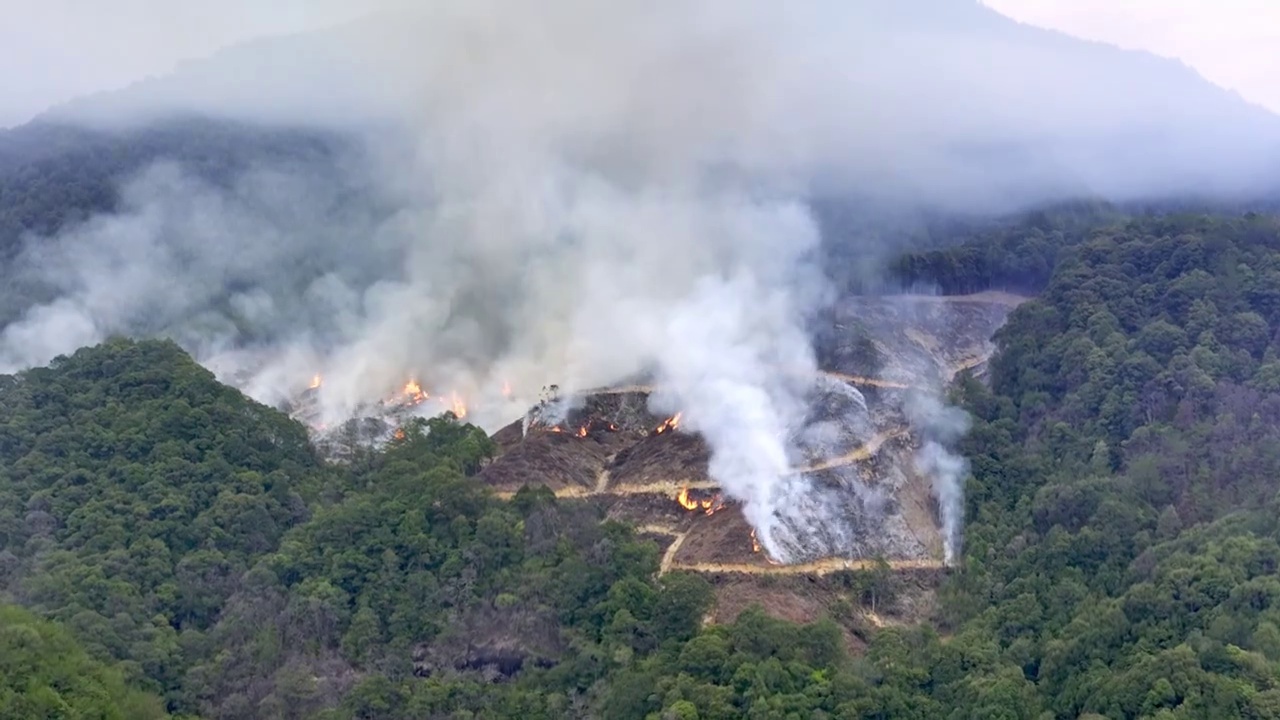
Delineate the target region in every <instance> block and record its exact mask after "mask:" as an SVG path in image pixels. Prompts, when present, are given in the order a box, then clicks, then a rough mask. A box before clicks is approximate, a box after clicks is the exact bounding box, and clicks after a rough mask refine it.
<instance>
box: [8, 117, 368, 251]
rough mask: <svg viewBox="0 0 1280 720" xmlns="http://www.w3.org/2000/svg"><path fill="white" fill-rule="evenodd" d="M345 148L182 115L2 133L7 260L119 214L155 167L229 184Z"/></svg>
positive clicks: (312, 136) (317, 160) (323, 160)
mask: <svg viewBox="0 0 1280 720" xmlns="http://www.w3.org/2000/svg"><path fill="white" fill-rule="evenodd" d="M343 148H344V142H343V141H342V140H340V139H338V138H337V137H335V136H333V135H332V134H326V133H318V132H314V131H307V132H303V131H299V130H294V129H289V128H267V127H259V126H254V125H246V124H236V123H229V122H225V121H211V120H204V119H200V118H175V119H171V120H166V121H164V122H156V123H152V124H149V125H146V126H139V127H133V128H127V129H116V130H107V129H102V130H92V129H87V128H81V127H77V126H72V125H63V124H58V123H53V122H32V123H28V124H27V125H23V126H22V127H19V128H15V129H12V130H6V131H3V132H0V260H8V259H10V258H11V257H12V256H13V255H14V254H15V253H16V252H17V250H18V249H19V247H20V246H21V242H22V240H23V238H24V237H25V236H27V235H33V236H36V237H40V236H48V235H53V234H55V233H56V232H57V231H59V230H61V229H63V228H64V227H66V226H68V225H70V224H74V223H76V222H79V221H81V220H84V219H85V218H87V217H89V216H91V215H93V214H94V213H106V212H111V211H113V210H115V209H116V208H117V206H118V203H119V200H120V193H119V191H120V186H121V184H122V183H124V182H125V181H127V180H129V179H130V178H131V177H132V176H133V175H135V174H136V173H138V172H139V171H141V170H142V169H144V168H145V167H146V166H147V165H149V164H150V163H152V162H156V161H159V160H165V161H169V162H176V163H180V164H181V165H182V166H183V168H184V169H186V170H187V171H188V172H190V173H192V174H194V175H196V176H198V177H200V178H202V179H204V180H206V181H209V182H214V183H227V182H229V181H230V180H231V179H232V178H234V177H235V176H236V175H237V174H238V173H240V172H243V171H244V170H245V169H246V168H248V167H251V166H254V165H263V164H267V165H270V164H273V163H274V164H278V163H291V164H306V165H310V166H313V167H315V166H319V165H328V166H329V167H330V172H332V171H333V170H332V162H333V159H334V158H335V157H337V156H338V155H339V154H340V153H341V152H342V150H343Z"/></svg>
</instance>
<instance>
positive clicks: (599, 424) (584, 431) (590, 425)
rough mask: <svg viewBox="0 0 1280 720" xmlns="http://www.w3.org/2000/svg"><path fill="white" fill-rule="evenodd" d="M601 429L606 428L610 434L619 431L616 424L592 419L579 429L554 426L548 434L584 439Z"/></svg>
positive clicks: (548, 429) (549, 429) (549, 428)
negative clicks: (560, 434) (562, 434)
mask: <svg viewBox="0 0 1280 720" xmlns="http://www.w3.org/2000/svg"><path fill="white" fill-rule="evenodd" d="M600 428H604V429H606V430H608V431H609V432H617V431H618V426H617V425H615V424H613V423H611V422H603V421H598V420H596V419H595V418H592V419H590V420H588V421H586V422H585V423H583V424H582V425H581V426H579V427H578V428H577V429H569V428H566V427H564V426H563V425H552V426H551V427H548V428H547V432H553V433H565V434H569V435H573V436H574V437H580V438H584V437H587V436H588V435H590V434H591V433H592V432H594V431H595V430H597V429H600Z"/></svg>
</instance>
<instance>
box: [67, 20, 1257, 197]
mask: <svg viewBox="0 0 1280 720" xmlns="http://www.w3.org/2000/svg"><path fill="white" fill-rule="evenodd" d="M638 5H640V4H639V3H622V4H619V5H617V6H615V7H613V8H611V9H609V10H598V11H591V12H583V11H582V8H579V7H577V5H576V4H575V3H573V2H563V3H557V4H553V5H550V6H547V7H546V8H543V9H540V10H538V11H532V10H524V9H519V6H518V5H511V6H504V5H501V4H499V5H497V6H495V8H497V7H502V10H501V11H498V10H496V9H495V11H494V12H498V13H502V14H500V15H493V14H485V13H479V12H477V13H476V14H474V15H473V14H469V13H468V12H467V11H465V10H460V9H459V8H458V7H457V6H454V5H452V4H450V3H443V4H441V5H440V6H439V9H437V10H434V11H432V10H425V9H424V10H421V11H419V12H401V13H382V14H375V15H371V16H369V17H367V18H365V19H362V20H359V21H356V22H353V23H350V24H347V25H344V26H341V27H337V28H334V29H331V30H327V31H322V32H316V33H310V34H302V35H296V36H290V37H279V38H270V39H263V40H257V41H254V42H250V43H245V44H241V45H237V46H234V47H230V48H227V49H225V50H223V51H221V52H219V53H217V54H215V55H214V56H211V57H209V58H207V59H204V60H198V61H192V62H189V63H187V64H186V65H184V66H183V67H181V68H179V69H178V70H177V71H175V72H174V73H172V74H170V75H168V76H164V77H158V78H151V79H147V80H144V81H141V82H139V83H136V84H135V85H134V86H132V87H130V88H127V89H125V90H121V91H118V92H113V93H105V94H101V95H98V96H94V97H89V98H83V99H80V100H77V101H74V102H71V103H68V104H66V105H64V106H61V107H58V108H55V109H52V110H50V111H49V112H48V113H46V114H45V115H44V116H43V117H42V119H43V120H45V121H52V122H91V123H106V124H109V125H111V124H114V125H119V124H136V123H138V122H146V121H148V120H153V119H155V118H159V117H166V116H169V115H172V114H196V115H201V116H208V117H223V118H231V119H237V120H252V121H257V122H269V123H286V124H298V123H302V124H308V123H315V124H320V125H323V126H326V127H341V128H351V127H359V126H363V125H367V124H369V123H390V124H393V125H405V124H408V125H409V126H410V127H412V128H414V129H415V130H417V131H421V130H424V129H428V128H431V127H432V123H434V122H435V121H436V119H437V118H436V116H437V115H438V114H439V113H440V112H442V111H443V110H442V105H443V104H447V103H455V104H459V105H463V106H465V105H466V104H468V103H469V102H471V101H470V100H461V99H460V98H463V97H466V96H459V95H457V92H459V91H460V88H461V87H462V86H465V87H468V88H471V89H470V90H468V92H474V91H475V88H476V87H485V86H489V85H492V86H494V87H495V88H503V92H508V93H510V94H511V95H513V96H519V95H522V94H523V92H524V91H523V90H521V89H520V88H528V89H530V90H532V89H533V88H536V87H538V86H539V85H540V84H543V83H549V82H557V80H556V76H557V75H558V76H562V77H563V78H564V80H565V82H567V83H570V85H569V86H568V87H567V88H565V89H564V90H563V91H562V92H577V93H581V97H584V98H593V97H594V98H595V99H596V100H597V102H599V103H600V107H598V108H591V107H590V106H589V104H588V105H587V106H584V107H578V106H577V104H574V105H572V107H573V108H574V109H573V113H575V115H588V114H591V113H594V112H599V113H610V112H613V111H614V110H615V109H616V110H618V111H626V112H632V113H646V112H670V113H683V112H687V111H688V110H689V108H685V107H683V105H685V104H688V103H691V102H693V101H692V100H690V99H689V98H687V97H683V96H681V95H679V94H676V91H675V90H673V91H670V92H667V91H661V90H655V89H652V88H651V87H649V85H648V84H647V83H649V82H650V79H649V78H647V77H645V75H644V74H643V72H644V71H643V69H640V70H636V69H635V67H634V63H633V58H632V56H633V55H635V54H636V53H640V54H646V53H647V54H652V55H653V62H654V67H655V68H657V69H655V70H654V71H653V72H654V73H658V72H659V71H660V72H661V73H663V74H662V75H661V76H658V75H655V76H654V78H653V80H654V81H655V82H661V81H664V80H665V82H667V83H671V82H672V78H673V77H674V76H673V75H671V73H674V72H680V71H679V70H677V68H684V69H685V70H686V71H688V73H689V75H690V76H691V77H692V78H694V80H688V79H682V80H681V82H682V83H698V82H704V81H705V82H708V83H715V85H714V86H713V85H708V86H707V87H708V88H713V92H721V91H726V86H727V85H726V84H728V83H732V82H734V74H735V73H739V72H742V73H751V74H752V75H759V76H762V77H768V78H769V81H770V82H771V83H773V84H774V86H773V87H772V89H771V92H772V93H773V94H774V96H775V97H772V98H763V99H762V98H755V97H752V96H747V97H746V99H745V100H743V102H747V103H752V105H750V111H752V112H755V113H757V114H759V113H765V114H767V113H770V112H773V111H772V110H770V109H769V108H768V106H765V105H757V104H756V103H763V102H769V103H773V102H779V103H783V104H784V105H785V106H786V107H788V108H790V109H791V112H789V113H787V114H786V115H784V116H781V117H782V119H774V118H765V120H764V121H763V122H768V123H771V122H774V121H775V120H776V121H777V122H779V123H782V122H784V121H785V126H784V127H787V128H790V130H791V131H793V132H804V133H806V134H807V135H809V136H810V137H811V140H810V144H811V145H813V146H815V147H820V148H822V157H821V158H818V159H815V160H814V161H813V163H812V166H811V167H810V168H809V171H810V172H813V173H816V176H817V177H818V178H821V179H822V181H825V182H828V183H831V184H832V185H833V187H834V188H838V189H841V190H848V189H849V188H850V186H851V185H852V187H853V188H856V189H861V190H863V191H868V192H869V191H870V190H869V189H868V186H875V187H882V186H889V187H892V188H894V189H895V190H898V191H901V192H902V193H905V194H906V195H907V196H909V197H916V199H920V198H921V197H925V198H932V199H934V200H937V201H942V200H946V199H949V198H952V197H955V196H958V195H961V194H965V193H963V192H962V191H964V190H966V189H968V190H972V188H971V187H969V186H973V185H978V186H981V188H982V192H980V193H978V194H976V195H974V194H972V193H969V194H965V196H966V197H967V198H968V200H969V201H970V202H971V203H972V202H976V201H977V200H980V199H986V200H988V201H989V200H990V199H991V198H1005V199H1008V198H1013V199H1014V200H1015V201H1020V202H1034V201H1038V200H1043V199H1046V198H1048V197H1059V198H1060V197H1061V196H1064V195H1073V196H1078V195H1096V196H1102V197H1105V198H1106V199H1109V200H1127V199H1135V198H1146V199H1150V198H1152V197H1163V196H1167V195H1170V194H1203V195H1210V196H1221V195H1230V196H1234V195H1239V194H1241V193H1260V192H1264V191H1271V190H1274V189H1275V188H1276V187H1277V185H1280V182H1277V178H1278V177H1280V164H1278V163H1277V161H1276V160H1275V158H1276V157H1277V153H1280V118H1278V117H1277V116H1275V115H1274V114H1272V113H1270V112H1268V111H1266V110H1265V109H1263V108H1261V107H1258V106H1256V105H1252V104H1249V103H1247V102H1246V101H1244V100H1243V99H1241V98H1240V97H1239V96H1238V95H1237V94H1235V93H1233V92H1229V91H1227V90H1224V89H1222V88H1220V87H1218V86H1216V85H1213V84H1212V83H1210V82H1208V81H1207V80H1205V79H1204V78H1203V77H1201V76H1200V75H1198V74H1197V73H1196V72H1195V71H1194V70H1192V69H1191V68H1189V67H1187V66H1186V65H1184V64H1182V63H1180V62H1178V61H1176V60H1170V59H1165V58H1159V57H1156V56H1153V55H1151V54H1148V53H1144V52H1138V51H1128V50H1121V49H1118V48H1115V47H1112V46H1108V45H1105V44H1101V43H1095V42H1087V41H1082V40H1078V39H1074V38H1071V37H1068V36H1066V35H1063V34H1061V33H1058V32H1054V31H1050V30H1045V29H1040V28H1036V27H1032V26H1028V25H1023V24H1020V23H1018V22H1016V21H1014V20H1011V19H1009V18H1007V17H1005V16H1003V15H1000V14H998V13H996V12H995V11H993V10H991V9H989V8H987V7H985V6H983V5H982V4H981V3H978V2H974V1H971V0H905V1H901V2H885V1H882V0H859V1H858V2H848V3H834V2H813V3H809V4H805V5H803V6H800V7H796V8H792V9H789V10H788V12H787V13H777V12H773V11H771V10H770V8H769V7H768V4H767V3H762V2H748V3H743V4H740V5H739V6H737V7H736V9H735V12H734V14H733V15H730V16H724V17H721V15H720V14H718V12H717V10H716V8H715V6H714V4H704V3H693V4H680V3H676V4H665V3H658V4H646V5H644V6H643V7H642V8H638V7H637V6H638ZM576 15H581V17H580V18H579V19H578V20H576V21H575V20H572V18H573V17H575V16H576ZM494 17H503V18H504V19H503V22H500V23H499V22H495V21H494V20H493V18H494ZM566 18H569V19H566ZM704 22H707V23H711V22H718V23H721V24H722V25H723V26H725V27H724V28H722V29H717V28H707V27H704V25H703V24H702V23H704ZM485 23H488V25H486V24H485ZM574 23H576V24H574ZM628 23H632V24H635V25H636V26H637V27H641V28H644V32H640V31H637V32H634V33H628V32H627V31H626V27H628ZM526 25H527V26H529V27H530V28H531V29H530V30H529V31H528V35H527V36H526V35H521V34H519V32H520V31H519V30H518V28H520V27H524V26H526ZM685 26H687V27H688V28H691V29H684V30H681V29H680V28H683V27H685ZM513 28H517V30H513ZM587 28H590V29H587ZM538 32H545V33H546V34H547V35H548V36H555V35H556V34H557V33H563V36H564V37H565V38H567V41H566V42H563V43H561V44H560V45H554V46H545V45H543V44H541V41H540V40H539V37H540V36H538V35H537V34H536V33H538ZM500 33H515V36H514V39H513V40H512V41H511V42H510V43H505V44H504V43H502V42H501V41H500V40H499V39H498V37H499V34H500ZM570 33H572V34H570ZM652 33H666V34H668V35H670V36H671V37H672V38H674V40H673V42H672V43H671V44H669V46H664V45H662V44H660V43H659V42H657V41H653V40H651V39H650V38H652V37H653V35H652ZM728 33H735V34H733V35H732V36H728V37H726V35H727V34H728ZM462 38H471V40H470V41H464V40H463V39H462ZM615 39H617V40H618V42H617V43H616V45H618V46H619V47H618V49H617V50H616V51H614V52H615V53H616V54H610V51H608V50H606V49H605V48H607V47H609V45H610V43H611V42H612V41H613V40H615ZM467 42H470V43H471V44H470V45H468V44H467ZM645 43H648V45H646V44H645ZM682 43H685V44H688V46H690V47H696V46H697V43H719V44H721V45H723V46H724V52H725V53H726V54H727V55H729V56H730V57H731V58H733V57H735V56H736V55H737V54H741V55H743V56H747V55H749V54H751V53H755V54H757V55H758V56H759V57H760V58H761V59H760V60H759V61H758V62H759V64H760V66H759V67H757V66H755V65H754V64H750V63H749V61H744V62H748V64H745V65H742V66H741V67H737V66H733V65H730V66H729V70H727V71H726V72H728V73H729V74H727V75H718V74H714V73H712V72H711V71H709V70H706V68H705V67H702V66H700V63H706V62H707V61H706V60H705V59H704V58H701V57H699V56H698V55H697V54H696V51H690V50H688V49H686V47H685V45H684V44H682ZM735 62H736V60H735ZM765 63H771V65H765ZM593 64H594V65H597V66H598V67H596V68H592V69H591V70H590V71H588V70H584V69H583V68H582V67H581V66H583V65H587V66H589V65H593ZM615 65H616V66H615ZM708 66H709V64H708ZM735 67H736V68H737V69H734V68H735ZM615 71H616V72H617V76H616V78H615V77H614V72H615ZM539 73H544V74H539ZM545 73H552V74H551V75H548V74H545ZM637 73H640V74H637ZM703 75H705V77H701V76H703ZM428 77H432V78H435V80H434V81H430V82H428V81H425V78H428ZM626 77H631V78H632V79H631V81H630V82H631V83H632V85H631V86H630V87H626V88H624V90H625V92H627V93H632V94H633V95H634V97H631V98H630V99H628V100H627V104H625V105H620V106H619V107H618V108H612V107H611V103H613V102H615V100H616V98H614V97H613V96H612V95H611V93H612V89H611V86H610V85H609V84H608V83H610V82H614V81H615V80H616V81H622V80H623V78H626ZM445 78H454V79H450V80H448V81H446V80H445ZM574 82H581V83H585V84H583V85H581V86H580V87H576V88H575V87H574V86H573V85H572V83H574ZM432 83H436V84H432ZM455 83H456V84H457V85H458V86H459V87H453V85H454V84H455ZM673 85H674V84H673ZM552 87H554V86H551V85H548V86H547V88H544V89H545V90H547V92H550V93H552V96H554V94H555V92H556V91H555V90H552V89H548V88H552ZM441 88H444V89H441ZM677 90H678V87H677ZM732 92H734V93H738V92H739V91H738V90H732ZM537 97H538V96H537V95H536V94H533V93H532V92H531V93H530V94H529V96H528V98H527V99H528V100H529V101H530V104H528V105H526V107H525V111H526V112H528V111H529V110H531V109H532V108H533V107H535V105H534V104H533V103H536V102H537V100H536V99H537ZM730 97H737V95H733V96H730ZM476 102H479V101H476ZM547 102H548V103H554V102H556V101H555V100H547ZM690 107H692V106H690ZM513 109H514V110H516V112H520V111H519V110H518V109H515V108H513ZM745 109H746V108H744V110H745ZM541 112H542V111H541V110H539V113H541ZM533 117H534V118H535V119H534V120H533V122H537V117H538V115H533ZM739 117H741V116H739ZM550 119H552V120H554V121H555V122H557V123H561V124H564V123H567V125H566V129H569V130H572V129H573V128H574V126H575V124H576V123H577V121H578V120H579V119H580V118H578V117H558V116H551V118H550ZM724 120H725V121H726V122H736V121H737V120H736V119H735V118H734V117H733V116H729V115H726V117H725V118H724ZM799 147H801V149H802V150H803V147H804V146H799Z"/></svg>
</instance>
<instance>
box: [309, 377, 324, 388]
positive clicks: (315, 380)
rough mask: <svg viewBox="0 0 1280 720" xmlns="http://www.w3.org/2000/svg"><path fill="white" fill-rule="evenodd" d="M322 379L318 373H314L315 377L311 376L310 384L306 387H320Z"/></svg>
mask: <svg viewBox="0 0 1280 720" xmlns="http://www.w3.org/2000/svg"><path fill="white" fill-rule="evenodd" d="M322 381H323V380H322V378H321V377H320V373H316V374H315V377H313V378H311V385H309V386H308V389H310V390H315V389H316V388H318V387H320V383H321V382H322Z"/></svg>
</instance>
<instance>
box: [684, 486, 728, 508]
mask: <svg viewBox="0 0 1280 720" xmlns="http://www.w3.org/2000/svg"><path fill="white" fill-rule="evenodd" d="M676 502H678V503H680V507H683V508H684V509H685V510H701V511H702V512H703V514H705V515H714V514H715V513H716V512H717V511H719V510H723V509H724V500H723V498H721V496H720V493H716V494H715V495H713V496H711V497H709V498H702V499H695V498H692V497H690V495H689V488H687V487H685V488H680V492H679V493H678V494H677V495H676Z"/></svg>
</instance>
